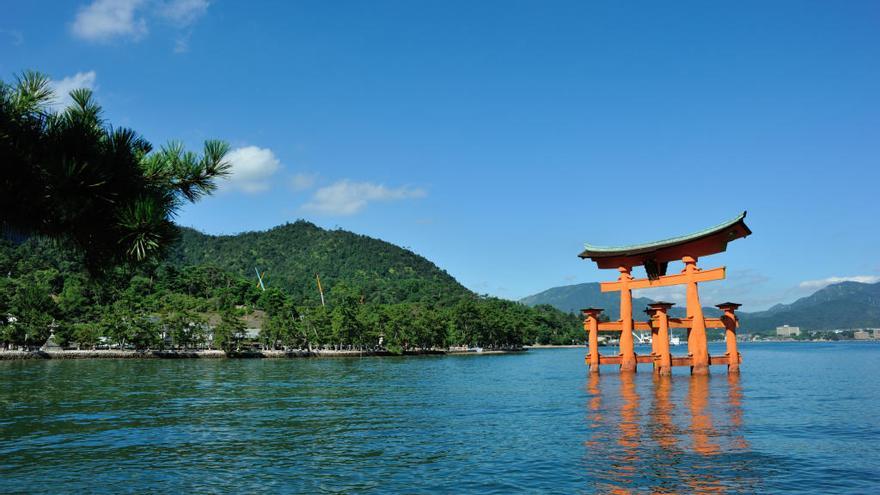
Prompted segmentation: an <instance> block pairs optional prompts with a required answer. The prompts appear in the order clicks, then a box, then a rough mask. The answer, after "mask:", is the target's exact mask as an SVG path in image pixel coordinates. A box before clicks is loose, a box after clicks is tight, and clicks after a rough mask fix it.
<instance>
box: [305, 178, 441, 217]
mask: <svg viewBox="0 0 880 495" xmlns="http://www.w3.org/2000/svg"><path fill="white" fill-rule="evenodd" d="M425 196H427V192H426V191H425V190H424V189H419V188H410V187H405V186H404V187H398V188H388V187H385V186H384V185H382V184H373V183H371V182H352V181H349V180H342V181H339V182H336V183H334V184H331V185H329V186H326V187H322V188H320V189H318V190H317V191H315V194H314V195H312V198H311V200H309V202H308V203H306V204H305V205H303V209H305V210H307V211H312V212H315V213H320V214H324V215H354V214H355V213H358V212H359V211H361V210H363V209H364V208H365V207H366V206H367V205H368V204H370V203H372V202H380V201H381V202H387V201H399V200H403V199H414V198H423V197H425Z"/></svg>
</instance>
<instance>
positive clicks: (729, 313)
mask: <svg viewBox="0 0 880 495" xmlns="http://www.w3.org/2000/svg"><path fill="white" fill-rule="evenodd" d="M740 306H742V305H741V304H737V303H731V302H728V303H723V304H718V305H716V306H715V307H716V308H718V309H720V310H721V311H724V316H722V317H721V321H722V322H723V323H724V340H725V342H726V343H727V372H728V373H739V364H740V362H742V358H741V357H740V355H739V350H737V348H736V327H737V325H739V319H737V317H736V310H737V309H739V307H740Z"/></svg>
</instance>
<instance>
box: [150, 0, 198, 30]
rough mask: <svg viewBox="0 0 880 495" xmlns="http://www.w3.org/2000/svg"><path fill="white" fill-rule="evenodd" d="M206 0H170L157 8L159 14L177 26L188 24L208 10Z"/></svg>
mask: <svg viewBox="0 0 880 495" xmlns="http://www.w3.org/2000/svg"><path fill="white" fill-rule="evenodd" d="M208 5H209V2H208V1H207V0H171V1H168V2H165V3H164V5H162V7H161V8H160V9H159V14H160V15H161V16H162V17H164V18H165V19H168V20H169V21H171V22H173V23H174V24H176V25H178V26H189V25H190V24H192V23H193V22H195V21H196V20H197V19H198V18H199V17H201V16H203V15H205V12H207V11H208Z"/></svg>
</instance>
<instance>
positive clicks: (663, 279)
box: [578, 212, 752, 374]
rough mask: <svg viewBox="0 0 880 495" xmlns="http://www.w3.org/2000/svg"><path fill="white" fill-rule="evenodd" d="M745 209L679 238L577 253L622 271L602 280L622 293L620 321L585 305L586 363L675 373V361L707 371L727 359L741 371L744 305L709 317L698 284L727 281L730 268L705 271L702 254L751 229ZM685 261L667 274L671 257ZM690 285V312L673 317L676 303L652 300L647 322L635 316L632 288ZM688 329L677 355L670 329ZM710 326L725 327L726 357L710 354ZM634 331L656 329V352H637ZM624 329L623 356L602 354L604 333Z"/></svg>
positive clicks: (726, 305) (694, 370) (730, 306)
mask: <svg viewBox="0 0 880 495" xmlns="http://www.w3.org/2000/svg"><path fill="white" fill-rule="evenodd" d="M745 217H746V212H743V213H742V214H740V215H739V216H737V217H736V218H734V219H732V220H730V221H728V222H724V223H722V224H720V225H716V226H715V227H711V228H708V229H706V230H702V231H700V232H696V233H694V234H690V235H686V236H681V237H675V238H672V239H667V240H663V241H657V242H652V243H648V244H639V245H634V246H623V247H597V246H591V245H589V244H587V245H586V246H585V249H584V251H583V252H582V253H581V254H579V255H578V256H579V257H580V258H583V259H587V258H589V259H591V260H593V261H594V262H596V264H597V265H598V267H599V268H617V270H618V271H619V272H620V276H619V277H618V279H617V281H616V282H602V283H601V284H600V287H601V289H602V292H615V291H619V292H620V320H618V321H616V322H603V323H600V322H599V315H600V313H601V312H602V309H599V308H586V309H584V310H583V314H584V316H585V317H586V319H585V321H584V329H585V330H587V332H588V333H589V345H590V354H589V356H587V364H589V366H590V372H593V373H598V371H599V365H602V364H619V365H620V370H621V371H635V370H636V366H637V363H653V365H654V371H655V372H658V373H660V374H669V373H671V371H672V370H671V367H672V366H690V367H691V372H692V373H694V374H706V373H708V372H709V366H710V365H713V364H726V365H727V366H728V371H729V372H732V373H735V372H738V371H739V364H740V362H741V361H742V357H741V356H740V354H739V352H738V351H737V348H736V327H737V325H738V320H737V317H736V314H735V311H736V309H737V308H739V306H740V305H739V304H736V303H724V304H719V305H718V306H717V307H718V308H719V309H721V310H722V311H723V312H724V315H723V316H722V317H721V318H705V317H704V316H703V308H702V306H701V305H700V296H699V291H698V285H697V284H698V283H700V282H709V281H713V280H722V279H724V277H725V268H724V267H720V268H713V269H709V270H702V269H700V268H698V267H697V259H698V258H700V257H703V256H709V255H712V254H716V253H721V252H724V251H726V250H727V243H728V242H730V241H733V240H736V239H739V238H741V237H746V236H748V235H749V234H751V233H752V231H751V230H749V228H748V226H746V224H745ZM675 260H681V261H682V262H684V265H685V266H684V270H682V272H681V273H680V274H677V275H666V269H667V266H668V265H669V262H670V261H675ZM636 266H644V267H645V272H646V273H647V275H648V277H647V278H643V279H635V278H633V276H632V269H633V268H634V267H636ZM674 285H685V286H686V287H687V313H686V315H687V316H686V317H685V318H670V317H669V316H668V311H669V309H670V308H671V307H672V306H673V304H671V303H662V302H660V303H655V304H651V305H650V306H649V307H648V309H647V310H646V311H645V312H646V313H648V315H649V316H650V319H649V320H648V321H646V322H641V321H639V322H636V321H633V308H632V291H633V289H648V288H655V287H669V286H674ZM670 328H686V329H688V335H687V341H688V355H687V356H682V357H675V356H672V355H671V354H670V350H669V329H670ZM707 328H724V329H726V334H725V338H726V341H727V353H726V354H725V355H723V356H710V355H709V350H708V346H707V342H706V329H707ZM633 330H650V331H651V337H652V339H651V343H652V344H651V350H652V353H651V355H646V356H637V355H636V353H635V350H634V348H633V336H632V332H633ZM602 331H605V332H620V355H618V356H601V355H600V354H599V349H598V345H599V343H598V339H599V337H598V333H599V332H602Z"/></svg>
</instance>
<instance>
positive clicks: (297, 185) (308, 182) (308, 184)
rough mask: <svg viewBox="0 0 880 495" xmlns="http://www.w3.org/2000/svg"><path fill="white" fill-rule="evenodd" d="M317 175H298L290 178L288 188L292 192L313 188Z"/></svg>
mask: <svg viewBox="0 0 880 495" xmlns="http://www.w3.org/2000/svg"><path fill="white" fill-rule="evenodd" d="M317 181H318V174H307V173H299V174H294V175H293V176H292V177H291V178H290V188H291V189H293V190H294V191H305V190H306V189H311V188H313V187H314V186H315V183H316V182H317Z"/></svg>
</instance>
